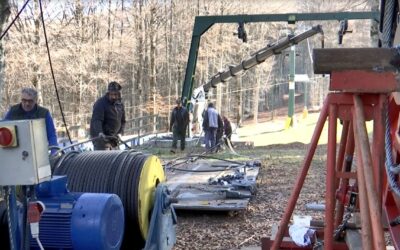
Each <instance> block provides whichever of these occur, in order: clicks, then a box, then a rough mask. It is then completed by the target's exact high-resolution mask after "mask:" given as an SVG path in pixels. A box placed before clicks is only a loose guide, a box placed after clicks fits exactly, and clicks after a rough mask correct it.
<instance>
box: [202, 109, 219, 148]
mask: <svg viewBox="0 0 400 250" xmlns="http://www.w3.org/2000/svg"><path fill="white" fill-rule="evenodd" d="M217 129H218V112H217V110H216V109H215V108H214V104H213V103H211V102H210V103H209V104H208V108H207V110H206V111H205V113H204V120H203V130H204V133H205V138H204V139H205V141H204V144H205V145H206V150H207V152H209V153H211V152H212V150H214V149H215V144H216V136H217Z"/></svg>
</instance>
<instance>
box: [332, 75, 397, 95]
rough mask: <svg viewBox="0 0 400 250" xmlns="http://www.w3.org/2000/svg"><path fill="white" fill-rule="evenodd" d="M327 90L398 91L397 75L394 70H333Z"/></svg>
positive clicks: (360, 91)
mask: <svg viewBox="0 0 400 250" xmlns="http://www.w3.org/2000/svg"><path fill="white" fill-rule="evenodd" d="M383 83H384V84H383ZM329 90H331V91H345V92H354V93H390V92H395V91H400V83H399V76H398V75H397V74H396V73H394V72H368V71H361V70H346V71H335V72H332V74H331V83H330V84H329Z"/></svg>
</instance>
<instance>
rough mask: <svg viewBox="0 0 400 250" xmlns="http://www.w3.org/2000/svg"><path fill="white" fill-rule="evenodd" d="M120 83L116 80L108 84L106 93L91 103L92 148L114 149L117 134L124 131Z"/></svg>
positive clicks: (116, 144) (116, 142)
mask: <svg viewBox="0 0 400 250" xmlns="http://www.w3.org/2000/svg"><path fill="white" fill-rule="evenodd" d="M121 88H122V87H121V85H120V84H119V83H117V82H110V83H109V84H108V88H107V90H108V91H107V93H106V94H105V95H104V96H102V97H100V98H99V99H98V100H97V101H96V102H95V104H94V105H93V113H92V119H91V121H90V137H91V138H96V139H94V140H93V146H94V150H110V149H116V148H117V146H118V134H123V133H124V126H125V109H124V105H123V104H122V102H121V92H120V91H121Z"/></svg>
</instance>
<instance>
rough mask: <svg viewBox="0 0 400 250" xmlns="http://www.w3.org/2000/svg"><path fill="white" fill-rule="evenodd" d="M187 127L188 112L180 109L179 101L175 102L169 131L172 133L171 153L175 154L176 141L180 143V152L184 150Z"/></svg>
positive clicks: (183, 108) (182, 108)
mask: <svg viewBox="0 0 400 250" xmlns="http://www.w3.org/2000/svg"><path fill="white" fill-rule="evenodd" d="M188 125H189V112H188V111H187V109H186V108H185V107H182V103H181V100H180V99H177V100H176V107H175V108H174V109H173V110H172V113H171V120H170V123H169V131H171V132H173V141H172V149H171V152H172V153H175V150H176V149H177V143H178V140H180V141H181V150H182V151H183V150H185V138H186V129H187V126H188Z"/></svg>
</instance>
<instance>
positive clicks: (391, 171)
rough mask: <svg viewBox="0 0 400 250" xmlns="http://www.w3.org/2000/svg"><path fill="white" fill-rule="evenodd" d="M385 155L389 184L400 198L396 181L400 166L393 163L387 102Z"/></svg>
mask: <svg viewBox="0 0 400 250" xmlns="http://www.w3.org/2000/svg"><path fill="white" fill-rule="evenodd" d="M385 109H386V110H385V128H386V129H385V155H386V164H385V165H386V168H385V169H386V174H387V177H388V182H389V185H390V188H391V189H392V191H394V193H395V194H396V195H397V196H398V197H400V187H399V184H398V183H397V181H396V176H395V174H398V173H399V172H400V171H399V170H400V166H399V165H397V166H396V165H395V164H394V163H393V158H392V139H391V137H390V120H389V107H388V105H387V100H386V103H385Z"/></svg>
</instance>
